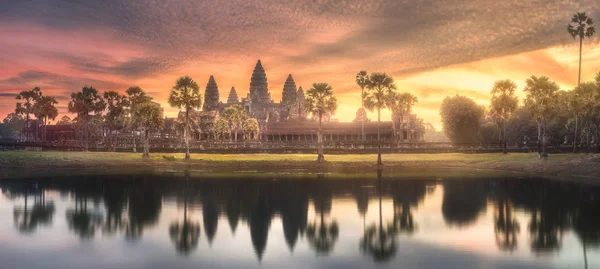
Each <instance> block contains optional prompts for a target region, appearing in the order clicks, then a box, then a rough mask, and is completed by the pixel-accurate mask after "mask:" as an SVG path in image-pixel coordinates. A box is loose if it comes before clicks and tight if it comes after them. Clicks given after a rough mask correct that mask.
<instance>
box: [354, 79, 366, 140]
mask: <svg viewBox="0 0 600 269" xmlns="http://www.w3.org/2000/svg"><path fill="white" fill-rule="evenodd" d="M368 81H369V75H368V74H367V71H365V70H360V71H359V72H358V73H357V74H356V84H358V87H360V108H361V110H360V111H361V112H362V114H364V115H363V116H362V117H361V118H360V120H361V122H360V124H361V134H362V136H361V137H362V140H366V137H365V119H366V117H367V113H366V112H365V87H367V82H368ZM356 116H357V118H358V112H356Z"/></svg>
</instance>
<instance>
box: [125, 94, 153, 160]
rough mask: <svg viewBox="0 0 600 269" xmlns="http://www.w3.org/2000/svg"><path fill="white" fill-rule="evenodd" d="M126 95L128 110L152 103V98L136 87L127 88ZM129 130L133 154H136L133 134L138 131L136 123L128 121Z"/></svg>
mask: <svg viewBox="0 0 600 269" xmlns="http://www.w3.org/2000/svg"><path fill="white" fill-rule="evenodd" d="M126 93H127V97H128V98H129V108H130V109H131V110H134V109H135V107H136V106H137V105H138V104H142V103H146V102H150V101H152V97H150V96H148V95H146V92H144V90H142V88H140V87H138V86H132V87H129V88H128V89H127V91H126ZM129 128H131V136H132V138H133V152H137V147H136V144H135V132H136V131H137V129H138V125H137V122H135V121H130V122H129Z"/></svg>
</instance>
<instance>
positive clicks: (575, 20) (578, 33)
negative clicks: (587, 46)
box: [567, 12, 596, 86]
mask: <svg viewBox="0 0 600 269" xmlns="http://www.w3.org/2000/svg"><path fill="white" fill-rule="evenodd" d="M567 31H568V32H569V34H570V35H571V36H572V37H573V39H575V38H577V37H579V74H578V75H577V86H579V84H580V83H581V50H582V49H583V39H584V38H590V37H592V36H593V35H594V33H595V32H596V29H595V28H594V21H593V20H592V19H591V18H588V16H587V15H586V14H585V12H577V13H576V14H573V17H572V18H571V22H570V23H569V25H568V26H567Z"/></svg>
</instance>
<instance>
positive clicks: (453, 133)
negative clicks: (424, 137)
mask: <svg viewBox="0 0 600 269" xmlns="http://www.w3.org/2000/svg"><path fill="white" fill-rule="evenodd" d="M440 116H441V117H442V126H443V129H444V133H445V134H446V136H447V137H448V138H449V139H450V141H452V143H453V144H455V145H458V144H469V143H476V142H477V141H478V140H479V129H480V126H481V121H482V118H483V108H482V107H481V106H479V105H477V104H476V103H475V101H473V100H472V99H470V98H468V97H465V96H461V95H455V96H453V97H450V96H448V97H446V98H445V99H444V101H442V106H441V108H440Z"/></svg>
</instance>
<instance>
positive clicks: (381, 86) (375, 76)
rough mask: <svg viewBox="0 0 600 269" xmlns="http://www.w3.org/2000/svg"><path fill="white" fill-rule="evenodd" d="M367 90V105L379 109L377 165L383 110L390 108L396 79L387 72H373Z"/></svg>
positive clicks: (365, 97) (379, 160) (379, 158)
mask: <svg viewBox="0 0 600 269" xmlns="http://www.w3.org/2000/svg"><path fill="white" fill-rule="evenodd" d="M366 83H367V91H366V92H365V93H364V104H365V107H366V108H367V109H368V110H370V111H373V110H374V109H377V165H381V164H383V163H382V162H381V132H380V128H379V125H380V124H381V110H382V109H385V108H388V106H387V105H388V104H389V99H390V98H391V97H392V96H394V94H395V90H396V84H394V79H393V78H392V77H390V76H388V75H387V74H386V73H377V72H374V73H371V75H370V76H369V79H368V80H367V82H366Z"/></svg>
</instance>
